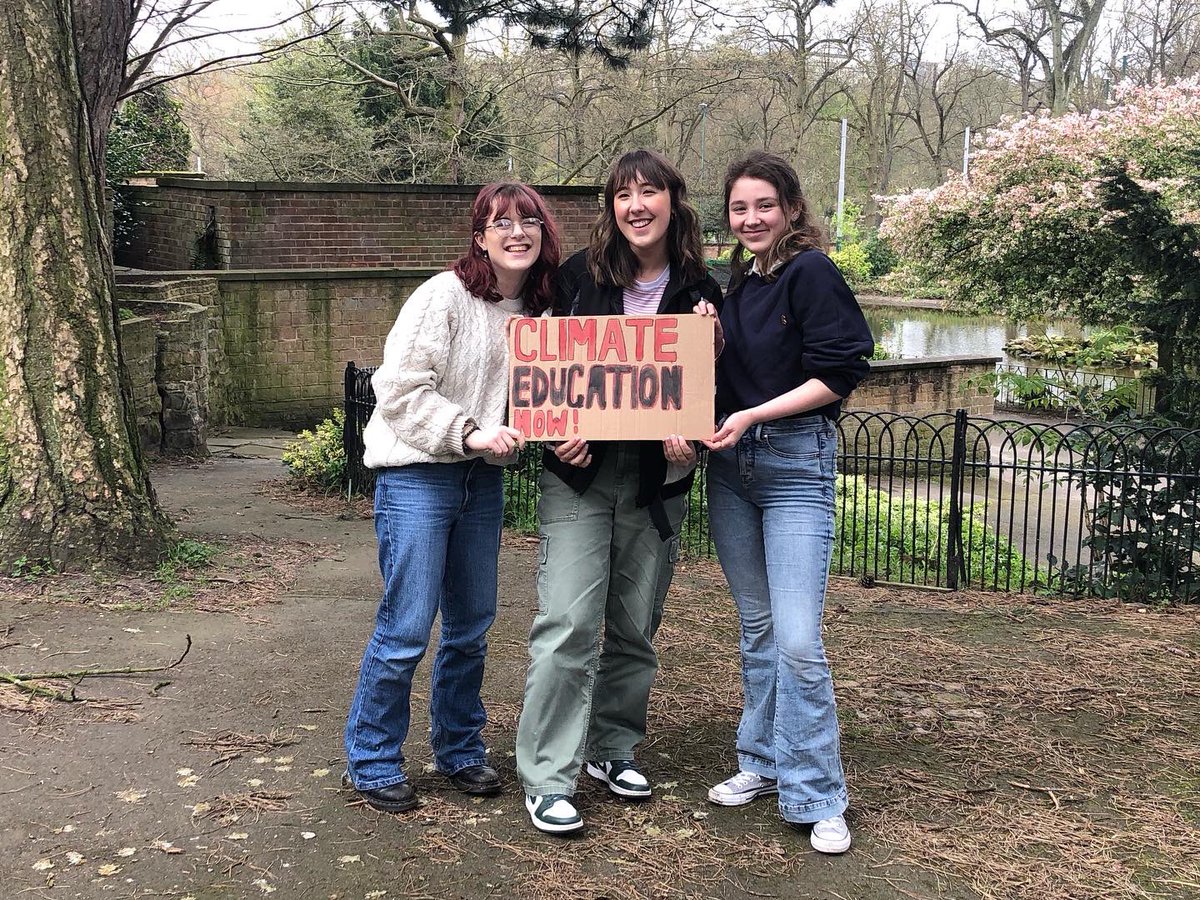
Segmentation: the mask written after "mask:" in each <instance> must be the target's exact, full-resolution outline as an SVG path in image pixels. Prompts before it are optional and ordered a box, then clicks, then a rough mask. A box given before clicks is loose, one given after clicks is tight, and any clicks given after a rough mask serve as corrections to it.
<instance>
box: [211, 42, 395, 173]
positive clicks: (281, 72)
mask: <svg viewBox="0 0 1200 900" xmlns="http://www.w3.org/2000/svg"><path fill="white" fill-rule="evenodd" d="M350 81H351V79H349V78H347V76H346V70H345V68H344V66H343V65H342V64H341V63H340V62H338V61H337V60H336V59H330V58H328V57H326V56H316V55H312V54H309V53H303V52H293V53H285V54H282V55H280V56H277V57H275V58H274V59H272V60H271V61H270V62H268V63H266V64H265V65H264V66H262V67H261V69H260V74H259V75H258V76H257V78H256V81H255V88H254V94H253V96H252V97H251V99H250V102H249V105H248V112H249V117H248V122H247V125H246V127H245V128H244V129H243V131H242V139H243V142H244V147H243V148H242V149H241V150H240V151H239V152H237V153H235V154H234V155H233V156H231V158H230V166H231V168H232V170H233V171H234V174H235V175H236V177H238V178H247V179H271V180H278V181H373V180H375V178H376V170H377V168H378V166H377V160H376V158H375V154H374V151H373V149H372V148H373V144H374V143H375V141H376V138H377V134H376V129H375V127H374V126H373V125H372V123H371V122H370V121H368V118H367V116H366V113H365V111H364V109H363V90H362V88H361V87H358V86H356V85H354V84H352V83H349V82H350Z"/></svg>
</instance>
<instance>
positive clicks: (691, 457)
mask: <svg viewBox="0 0 1200 900" xmlns="http://www.w3.org/2000/svg"><path fill="white" fill-rule="evenodd" d="M663 456H665V457H666V458H667V462H669V463H671V464H672V465H676V466H690V465H693V464H694V463H695V462H696V448H695V447H693V446H692V442H691V441H689V440H685V439H684V438H682V437H680V436H679V435H677V434H671V435H668V436H667V439H666V440H665V441H663Z"/></svg>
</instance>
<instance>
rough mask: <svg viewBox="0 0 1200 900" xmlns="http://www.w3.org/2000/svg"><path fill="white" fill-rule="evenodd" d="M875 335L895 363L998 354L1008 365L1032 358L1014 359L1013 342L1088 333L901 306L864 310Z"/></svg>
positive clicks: (1071, 326)
mask: <svg viewBox="0 0 1200 900" xmlns="http://www.w3.org/2000/svg"><path fill="white" fill-rule="evenodd" d="M863 313H864V314H865V315H866V317H867V323H868V324H869V325H870V326H871V334H872V335H874V337H875V340H876V342H877V343H879V344H882V345H883V347H884V348H885V349H886V350H887V352H888V356H889V357H891V358H892V359H924V358H926V357H930V356H999V357H1002V358H1003V361H1004V362H1005V363H1006V364H1009V363H1012V364H1017V365H1020V364H1023V363H1027V362H1028V361H1027V360H1021V359H1018V358H1016V357H1011V358H1010V357H1009V356H1008V354H1006V353H1005V352H1004V345H1005V344H1006V343H1007V342H1008V341H1011V340H1013V339H1014V338H1020V337H1026V336H1028V335H1029V334H1031V333H1032V334H1041V333H1042V332H1043V331H1044V332H1045V333H1047V334H1054V335H1072V336H1078V335H1080V334H1081V333H1083V330H1082V329H1081V328H1080V326H1079V325H1078V324H1077V323H1075V322H1070V321H1056V322H1045V323H1038V324H1037V325H1033V326H1029V325H1017V324H1014V323H1013V322H1010V321H1008V320H1007V319H1002V318H1000V317H997V316H960V315H954V314H953V313H947V312H942V311H941V310H937V309H920V308H912V307H902V306H866V305H864V306H863Z"/></svg>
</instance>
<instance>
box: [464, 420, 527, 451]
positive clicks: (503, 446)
mask: <svg viewBox="0 0 1200 900" xmlns="http://www.w3.org/2000/svg"><path fill="white" fill-rule="evenodd" d="M463 446H464V447H466V448H467V449H468V450H478V451H481V452H483V453H490V454H491V455H492V456H508V455H509V454H510V453H512V452H513V450H514V449H516V450H520V449H521V448H522V447H524V446H525V435H523V434H522V433H521V432H519V431H517V429H515V428H510V427H509V426H507V425H493V426H492V427H490V428H476V429H475V430H474V431H472V432H471V433H470V434H468V435H467V437H466V439H465V440H464V441H463Z"/></svg>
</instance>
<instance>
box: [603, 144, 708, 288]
mask: <svg viewBox="0 0 1200 900" xmlns="http://www.w3.org/2000/svg"><path fill="white" fill-rule="evenodd" d="M639 179H641V180H642V181H645V182H647V183H648V184H652V185H654V186H655V187H656V188H658V189H660V190H665V191H667V192H668V193H670V195H671V221H670V223H669V224H668V226H667V258H668V259H669V260H670V263H671V268H672V269H674V270H675V271H676V272H678V273H679V274H680V275H681V276H682V278H683V281H684V283H685V284H692V283H694V282H696V281H700V280H701V279H703V278H704V277H705V275H707V274H708V265H707V264H706V263H705V261H704V242H703V239H702V238H701V236H700V216H698V215H697V214H696V210H695V208H694V207H693V206H692V204H691V203H689V202H688V197H687V184H686V183H684V180H683V174H682V173H681V172H680V171H679V170H678V169H677V168H675V166H674V165H673V164H672V163H671V161H670V160H668V159H667V158H666V157H665V156H663V155H662V154H661V153H659V152H657V151H655V150H630V151H629V152H628V153H626V154H624V155H623V156H621V158H620V159H618V160H617V161H616V162H614V163H613V164H612V168H611V169H609V172H608V181H607V182H606V183H605V185H604V209H603V210H602V211H601V213H600V218H599V219H597V220H596V224H595V226H594V227H593V228H592V238H591V242H590V243H589V245H588V251H587V265H588V271H589V272H590V273H591V275H592V278H593V279H594V280H595V282H596V283H597V284H608V285H616V286H617V287H623V288H627V287H633V283H634V281H636V280H637V275H638V261H637V257H636V256H635V255H634V253H633V249H632V248H631V247H630V246H629V242H628V241H627V240H625V236H624V235H623V234H621V229H620V228H619V227H618V226H617V217H616V213H615V212H614V198H615V197H616V195H617V192H618V191H620V190H621V189H622V188H624V187H625V186H626V185H629V184H632V183H634V182H636V181H637V180H639Z"/></svg>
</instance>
